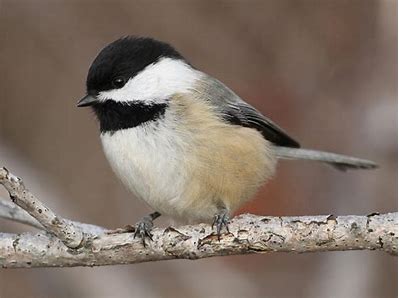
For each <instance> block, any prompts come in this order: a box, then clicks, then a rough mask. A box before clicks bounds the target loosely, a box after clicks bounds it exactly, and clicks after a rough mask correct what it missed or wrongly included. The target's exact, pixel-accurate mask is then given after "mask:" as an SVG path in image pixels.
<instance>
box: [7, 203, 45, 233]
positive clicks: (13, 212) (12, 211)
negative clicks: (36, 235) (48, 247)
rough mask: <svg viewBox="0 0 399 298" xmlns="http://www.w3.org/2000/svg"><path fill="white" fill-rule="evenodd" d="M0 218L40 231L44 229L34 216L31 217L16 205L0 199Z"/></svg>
mask: <svg viewBox="0 0 399 298" xmlns="http://www.w3.org/2000/svg"><path fill="white" fill-rule="evenodd" d="M0 217H1V218H5V219H9V220H12V221H16V222H20V223H23V224H26V225H29V226H32V227H35V228H38V229H40V230H42V229H44V228H43V226H42V225H41V224H40V223H39V222H38V221H37V220H36V219H34V218H33V217H32V216H30V215H29V213H28V212H26V211H25V210H24V209H22V208H21V207H18V206H17V205H15V204H14V203H11V202H7V201H5V200H2V199H1V198H0Z"/></svg>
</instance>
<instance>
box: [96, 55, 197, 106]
mask: <svg viewBox="0 0 399 298" xmlns="http://www.w3.org/2000/svg"><path fill="white" fill-rule="evenodd" d="M199 78H200V73H199V72H198V71H196V70H194V69H193V68H192V67H191V66H189V65H187V64H186V63H185V62H183V61H181V60H176V59H171V58H163V59H161V60H159V61H158V62H156V63H154V64H150V65H148V66H147V67H146V68H145V69H144V70H142V71H141V72H139V73H138V74H137V75H136V76H135V77H133V78H131V79H130V80H129V81H128V82H127V83H126V84H125V86H123V87H122V88H120V89H113V90H109V91H102V92H100V93H99V95H98V99H100V100H101V101H106V100H114V101H117V102H131V101H144V102H149V103H161V102H165V100H167V99H168V98H170V97H171V96H172V95H173V94H175V93H183V92H186V91H188V90H191V89H192V88H193V86H194V85H195V82H196V81H197V80H198V79H199Z"/></svg>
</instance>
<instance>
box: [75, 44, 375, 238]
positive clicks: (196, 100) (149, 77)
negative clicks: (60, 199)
mask: <svg viewBox="0 0 399 298" xmlns="http://www.w3.org/2000/svg"><path fill="white" fill-rule="evenodd" d="M86 84H87V95H86V96H85V97H84V98H82V99H81V100H80V101H79V103H78V106H79V107H85V106H91V107H92V109H93V110H94V112H95V114H96V116H97V118H98V120H99V122H100V131H101V135H100V137H101V141H102V145H103V148H104V151H105V155H106V157H107V159H108V161H109V162H110V164H111V167H112V169H113V170H114V172H115V173H116V175H117V176H118V177H119V178H120V179H121V180H122V182H123V184H124V185H125V186H126V187H127V188H128V189H129V190H130V191H131V192H132V193H133V194H134V195H135V196H137V197H138V198H141V199H142V200H144V201H145V202H147V203H148V204H149V205H150V206H151V208H153V209H154V210H155V211H156V212H154V213H152V214H150V215H149V216H146V217H144V218H143V220H141V221H140V222H139V223H138V224H137V225H136V229H135V235H139V236H140V237H141V238H142V240H143V243H144V244H145V242H144V241H145V237H149V238H151V228H152V226H153V220H154V219H155V218H157V217H159V216H160V215H161V214H166V215H169V216H171V217H172V218H175V219H178V220H183V221H186V222H189V223H195V222H212V220H213V224H214V225H216V231H217V234H218V236H220V233H221V229H222V228H223V227H226V229H228V226H227V224H228V220H229V217H230V216H231V214H232V213H233V212H234V211H235V210H237V209H238V208H239V207H240V206H241V205H242V204H243V203H245V202H247V201H248V200H249V199H251V197H252V196H253V195H254V194H255V192H256V191H257V189H258V188H259V186H260V185H261V184H262V183H264V182H265V181H266V180H267V179H269V178H270V177H271V176H273V174H274V172H275V168H276V163H277V159H279V158H282V159H307V160H315V161H321V162H324V163H327V164H330V165H333V166H334V167H336V168H338V169H340V170H345V169H348V168H352V169H371V168H375V167H376V164H375V163H373V162H371V161H368V160H362V159H358V158H354V157H348V156H343V155H338V154H334V153H327V152H321V151H315V150H307V149H300V148H299V143H298V142H296V141H295V140H294V139H292V138H291V137H289V136H288V135H287V133H286V132H285V131H284V130H283V129H281V128H280V127H279V126H278V125H276V124H275V123H274V122H272V121H271V120H270V119H268V118H266V117H265V116H263V115H262V114H261V113H260V112H259V111H257V110H256V109H255V108H254V107H252V106H251V105H249V104H248V103H246V102H245V101H243V100H242V99H241V98H240V97H239V96H238V95H236V94H235V93H234V92H233V91H232V90H230V89H229V88H228V87H226V86H225V85H224V84H223V83H221V82H220V81H218V80H216V79H215V78H213V77H211V76H209V75H207V74H206V73H204V72H202V71H200V70H198V69H196V68H195V67H193V66H192V65H191V64H190V63H189V62H187V60H186V59H185V58H184V57H183V56H182V55H181V54H180V53H179V52H177V51H176V50H175V49H174V48H173V47H172V46H170V45H169V44H167V43H164V42H160V41H157V40H154V39H151V38H145V37H144V38H143V37H124V38H121V39H118V40H116V41H114V42H112V43H111V44H109V45H107V46H106V47H105V48H104V49H102V50H101V52H100V53H99V54H98V56H97V57H96V59H95V60H94V62H93V63H92V65H91V67H90V69H89V73H88V76H87V83H86Z"/></svg>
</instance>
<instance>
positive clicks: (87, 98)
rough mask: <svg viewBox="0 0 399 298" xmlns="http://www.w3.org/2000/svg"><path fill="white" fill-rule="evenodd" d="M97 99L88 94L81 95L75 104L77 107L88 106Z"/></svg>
mask: <svg viewBox="0 0 399 298" xmlns="http://www.w3.org/2000/svg"><path fill="white" fill-rule="evenodd" d="M97 101H98V100H97V98H96V97H95V96H93V95H90V94H88V95H86V96H85V97H83V98H82V99H81V100H79V101H78V104H77V106H78V107H88V106H92V105H93V104H95V103H96V102H97Z"/></svg>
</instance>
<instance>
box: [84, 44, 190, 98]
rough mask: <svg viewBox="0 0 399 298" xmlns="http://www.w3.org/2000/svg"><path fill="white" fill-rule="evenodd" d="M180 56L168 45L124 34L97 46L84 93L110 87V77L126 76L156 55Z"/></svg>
mask: <svg viewBox="0 0 399 298" xmlns="http://www.w3.org/2000/svg"><path fill="white" fill-rule="evenodd" d="M163 57H167V58H175V59H182V60H183V59H184V58H183V57H182V56H181V55H180V53H179V52H177V51H176V50H175V49H174V48H173V47H172V46H171V45H169V44H167V43H165V42H162V41H158V40H155V39H152V38H148V37H135V36H127V37H123V38H120V39H118V40H116V41H114V42H112V43H110V44H109V45H107V46H106V47H105V48H103V49H102V50H101V52H100V53H99V54H98V55H97V57H96V58H95V59H94V61H93V63H92V65H91V66H90V69H89V73H88V75H87V81H86V87H87V92H88V94H95V93H97V92H100V91H104V90H110V89H114V88H115V86H114V85H113V80H114V79H115V78H118V77H122V78H125V79H129V78H132V77H134V76H135V75H136V74H137V73H139V72H140V71H141V70H143V69H144V68H145V67H146V66H148V65H149V64H152V63H154V62H156V61H158V60H159V59H160V58H163Z"/></svg>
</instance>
